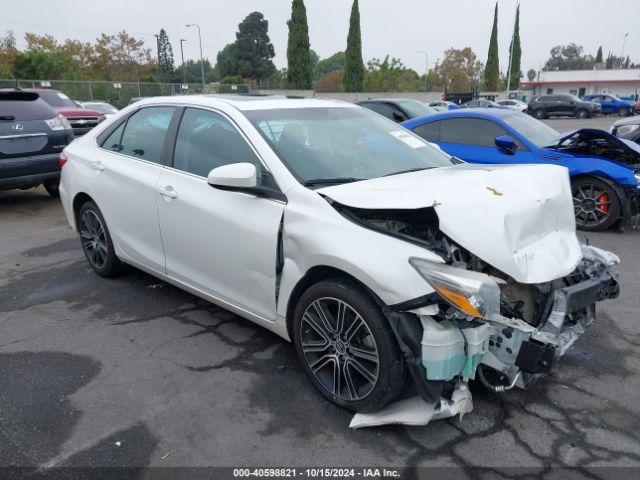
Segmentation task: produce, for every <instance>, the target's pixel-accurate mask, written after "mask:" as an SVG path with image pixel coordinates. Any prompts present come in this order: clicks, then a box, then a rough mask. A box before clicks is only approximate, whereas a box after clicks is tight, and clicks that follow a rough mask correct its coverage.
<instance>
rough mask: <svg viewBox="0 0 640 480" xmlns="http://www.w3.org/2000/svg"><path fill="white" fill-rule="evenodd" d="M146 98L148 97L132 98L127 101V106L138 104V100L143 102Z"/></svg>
mask: <svg viewBox="0 0 640 480" xmlns="http://www.w3.org/2000/svg"><path fill="white" fill-rule="evenodd" d="M146 98H149V97H133V98H132V99H131V100H129V105H133V104H134V103H136V102H139V101H140V100H144V99H146Z"/></svg>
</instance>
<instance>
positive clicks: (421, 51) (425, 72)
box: [416, 50, 429, 93]
mask: <svg viewBox="0 0 640 480" xmlns="http://www.w3.org/2000/svg"><path fill="white" fill-rule="evenodd" d="M416 53H421V54H423V55H424V56H425V58H426V68H425V71H424V92H425V93H427V90H429V81H428V80H427V77H428V76H429V52H427V51H426V50H416Z"/></svg>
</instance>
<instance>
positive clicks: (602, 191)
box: [571, 177, 622, 231]
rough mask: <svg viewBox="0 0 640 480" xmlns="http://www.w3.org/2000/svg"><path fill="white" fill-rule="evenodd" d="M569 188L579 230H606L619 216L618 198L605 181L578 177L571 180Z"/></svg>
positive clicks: (619, 205)
mask: <svg viewBox="0 0 640 480" xmlns="http://www.w3.org/2000/svg"><path fill="white" fill-rule="evenodd" d="M571 188H572V190H573V210H574V213H575V216H576V225H577V227H578V228H579V229H580V230H587V231H599V230H606V229H608V228H609V227H611V226H612V225H613V224H614V223H615V222H616V221H617V220H618V219H619V218H620V212H621V209H622V205H621V203H620V198H618V194H617V193H616V191H615V190H614V188H613V187H612V186H611V185H609V184H608V183H607V182H605V181H603V180H600V179H599V178H596V177H586V178H579V179H577V180H574V181H573V182H572V184H571Z"/></svg>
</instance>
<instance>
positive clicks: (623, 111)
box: [618, 107, 631, 117]
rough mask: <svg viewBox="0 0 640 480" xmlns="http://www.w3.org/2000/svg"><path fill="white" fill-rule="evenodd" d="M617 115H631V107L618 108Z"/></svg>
mask: <svg viewBox="0 0 640 480" xmlns="http://www.w3.org/2000/svg"><path fill="white" fill-rule="evenodd" d="M618 115H619V116H620V117H626V116H628V115H631V109H630V108H627V107H622V108H620V109H619V110H618Z"/></svg>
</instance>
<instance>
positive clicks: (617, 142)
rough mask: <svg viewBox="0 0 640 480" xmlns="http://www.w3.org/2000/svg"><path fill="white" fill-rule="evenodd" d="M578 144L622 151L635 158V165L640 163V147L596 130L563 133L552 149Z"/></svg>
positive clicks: (584, 129) (587, 129) (588, 129)
mask: <svg viewBox="0 0 640 480" xmlns="http://www.w3.org/2000/svg"><path fill="white" fill-rule="evenodd" d="M577 142H584V143H590V144H593V145H594V146H596V147H599V148H601V149H602V150H603V151H607V150H621V151H623V152H624V153H625V154H627V155H628V156H629V157H632V158H635V161H634V162H633V163H640V146H638V145H637V144H635V143H633V142H630V141H628V140H624V139H622V138H619V137H616V136H615V135H612V134H610V133H609V132H605V131H604V130H599V129H596V128H582V129H580V130H574V131H571V132H566V133H563V134H561V135H560V137H558V141H557V143H556V145H555V146H553V147H551V148H562V147H563V146H565V145H567V144H572V143H577ZM603 153H604V152H603Z"/></svg>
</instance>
